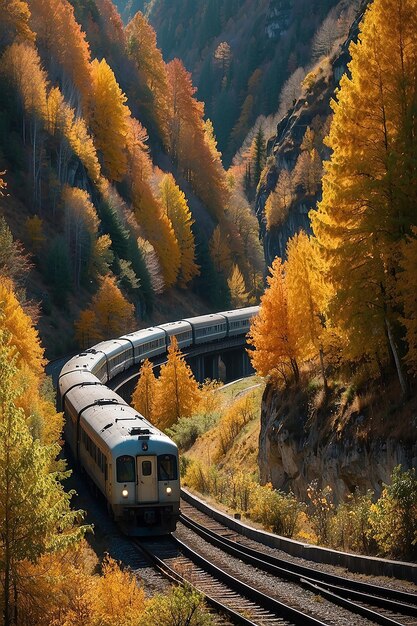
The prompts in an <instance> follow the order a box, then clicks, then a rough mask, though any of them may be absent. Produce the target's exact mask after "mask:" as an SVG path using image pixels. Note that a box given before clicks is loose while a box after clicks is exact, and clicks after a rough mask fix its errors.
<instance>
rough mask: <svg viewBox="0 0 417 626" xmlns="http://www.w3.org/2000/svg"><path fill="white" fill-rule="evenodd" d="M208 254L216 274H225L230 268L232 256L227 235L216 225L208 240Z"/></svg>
mask: <svg viewBox="0 0 417 626" xmlns="http://www.w3.org/2000/svg"><path fill="white" fill-rule="evenodd" d="M210 254H211V258H212V259H213V263H214V267H215V268H216V271H217V272H226V274H227V273H228V272H229V271H230V270H231V268H232V265H233V263H232V255H231V251H230V245H229V241H228V239H227V235H225V234H224V232H223V229H222V228H221V227H220V224H217V226H216V228H215V229H214V231H213V234H212V236H211V238H210Z"/></svg>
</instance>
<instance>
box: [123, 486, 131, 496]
mask: <svg viewBox="0 0 417 626" xmlns="http://www.w3.org/2000/svg"><path fill="white" fill-rule="evenodd" d="M128 495H129V492H128V490H127V489H126V487H125V488H124V489H123V491H122V496H123V497H124V498H127V496H128Z"/></svg>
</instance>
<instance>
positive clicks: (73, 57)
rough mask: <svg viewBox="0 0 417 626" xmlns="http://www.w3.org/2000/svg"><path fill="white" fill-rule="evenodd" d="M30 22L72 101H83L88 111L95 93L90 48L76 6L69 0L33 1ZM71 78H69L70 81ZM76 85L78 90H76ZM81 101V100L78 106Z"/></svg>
mask: <svg viewBox="0 0 417 626" xmlns="http://www.w3.org/2000/svg"><path fill="white" fill-rule="evenodd" d="M30 10H31V19H30V25H31V27H32V28H33V30H34V31H35V32H36V40H37V42H38V45H40V46H42V47H43V49H45V50H48V51H49V54H50V58H53V59H54V60H55V62H56V63H57V65H56V66H55V67H54V71H55V72H57V71H58V68H59V69H60V70H61V71H60V79H61V80H60V83H61V85H65V88H66V90H67V91H68V93H67V92H66V93H65V95H66V96H67V97H69V96H71V101H72V102H74V100H78V101H79V100H80V98H79V97H77V96H78V94H79V95H80V96H81V101H82V104H83V109H84V113H85V111H86V109H87V105H88V102H89V99H90V95H91V67H90V49H89V46H88V43H87V41H86V36H85V33H84V32H83V30H82V29H81V26H80V25H79V24H78V22H77V21H76V19H75V16H74V9H73V7H72V5H71V3H70V2H67V1H66V0H31V1H30ZM68 79H69V80H68ZM74 86H75V89H74ZM78 104H79V102H77V105H78Z"/></svg>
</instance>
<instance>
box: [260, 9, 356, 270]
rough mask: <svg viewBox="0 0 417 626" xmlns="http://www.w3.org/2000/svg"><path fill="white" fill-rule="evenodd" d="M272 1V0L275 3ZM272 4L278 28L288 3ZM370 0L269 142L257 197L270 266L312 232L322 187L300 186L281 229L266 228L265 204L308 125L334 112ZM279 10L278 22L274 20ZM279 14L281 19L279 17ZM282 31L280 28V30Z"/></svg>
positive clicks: (289, 167)
mask: <svg viewBox="0 0 417 626" xmlns="http://www.w3.org/2000/svg"><path fill="white" fill-rule="evenodd" d="M271 4H272V3H271ZM273 4H274V5H276V6H274V7H270V14H271V24H274V25H275V26H274V28H275V27H276V28H277V29H278V25H279V24H285V19H286V18H285V10H284V6H283V5H285V2H284V1H282V2H278V1H277V2H275V3H273ZM366 5H367V2H366V1H364V2H363V3H362V6H361V9H360V11H359V12H358V15H357V18H356V19H355V21H354V23H353V24H352V26H351V28H350V31H349V36H348V37H347V39H346V41H345V42H344V44H343V45H342V46H341V48H340V50H339V52H338V53H337V54H336V55H335V56H333V57H332V58H331V59H330V65H329V67H323V68H319V69H318V70H317V71H316V75H315V76H314V77H312V79H311V81H310V82H311V84H309V86H307V87H305V88H304V93H303V95H302V96H301V97H300V98H299V99H298V100H297V101H295V102H294V106H293V107H292V108H291V109H290V110H289V111H288V112H287V114H286V115H285V116H284V117H283V118H282V119H281V121H280V122H279V123H278V126H277V132H276V135H275V137H273V138H272V140H271V141H270V142H269V145H268V156H269V159H268V162H269V166H268V168H267V171H266V173H265V174H264V178H263V182H262V184H261V185H260V186H259V189H258V194H257V198H256V214H257V216H258V219H259V222H260V224H261V232H262V236H263V241H264V247H265V256H266V261H267V264H268V265H271V263H272V261H273V260H274V258H275V257H276V256H280V257H285V248H286V245H287V242H288V239H290V238H291V237H292V236H293V235H294V234H295V233H297V232H299V231H300V230H305V231H306V232H309V231H310V220H309V217H308V213H309V211H310V209H312V208H314V207H315V206H316V205H317V202H319V201H320V199H321V188H320V186H319V187H318V189H317V192H316V193H315V194H314V195H306V194H305V193H303V191H302V189H300V188H299V189H297V192H296V197H295V199H294V201H293V203H292V205H291V207H290V210H289V214H288V217H287V219H286V220H285V221H284V223H283V224H281V225H280V226H279V227H278V228H276V227H275V228H272V229H271V230H269V231H267V230H266V228H265V203H266V200H267V198H268V196H269V194H270V193H271V192H272V191H273V190H274V188H275V185H276V183H277V180H278V176H279V173H280V171H281V170H282V169H283V168H285V169H287V170H289V171H290V172H291V171H292V170H293V169H294V166H295V164H296V161H297V158H298V157H299V155H300V152H301V143H302V141H303V137H304V134H305V131H306V129H307V127H310V128H311V127H314V125H315V124H316V125H317V124H318V125H320V124H321V125H325V124H326V121H327V120H328V118H329V116H330V114H331V108H330V101H331V99H332V98H333V97H334V95H335V91H336V89H337V87H338V85H339V82H340V79H341V77H342V76H343V74H345V73H346V72H347V71H348V68H347V66H348V63H349V61H350V55H349V45H350V43H351V42H352V41H355V40H356V39H357V37H358V33H359V23H360V21H361V19H362V17H363V13H364V11H365V8H366ZM275 11H277V16H276V17H275V21H274V20H273V19H272V18H273V16H274V12H275ZM278 15H279V16H280V19H278ZM277 32H278V30H277ZM324 65H325V64H324ZM318 150H319V153H320V156H321V158H322V159H323V160H325V159H327V158H329V155H330V152H329V150H328V148H327V147H326V146H324V145H323V144H321V145H320V146H319V148H318Z"/></svg>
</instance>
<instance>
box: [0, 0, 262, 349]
mask: <svg viewBox="0 0 417 626" xmlns="http://www.w3.org/2000/svg"><path fill="white" fill-rule="evenodd" d="M4 11H5V13H4V17H3V16H2V20H1V22H0V57H1V72H0V172H3V174H2V177H3V179H4V181H5V184H6V192H5V193H4V195H3V196H2V197H0V206H1V210H2V214H3V215H4V217H5V218H6V223H5V224H4V225H3V226H4V232H3V236H4V238H5V239H8V238H9V239H10V237H13V239H14V243H10V245H11V246H12V248H13V246H14V249H15V252H16V256H17V257H19V258H20V259H21V260H22V263H23V260H25V262H27V263H29V264H30V265H31V266H32V269H31V272H30V274H29V273H28V269H29V267H28V265H27V263H26V266H25V267H24V270H22V271H20V270H19V267H20V265H22V263H20V264H19V263H18V264H16V270H13V268H9V270H7V271H8V274H9V275H10V276H11V278H13V280H14V281H15V282H16V284H19V285H20V287H21V294H22V296H21V298H22V302H26V304H25V306H27V307H28V308H31V311H32V312H34V311H35V308H36V305H38V306H39V311H38V315H40V316H41V319H40V322H39V327H40V329H41V332H42V336H43V339H44V340H45V343H46V347H47V349H48V355H49V356H56V355H58V354H59V353H60V352H61V351H63V350H64V351H67V350H69V349H73V348H74V347H75V346H76V345H80V344H81V345H84V344H88V343H91V342H93V341H96V340H99V339H101V338H104V337H109V336H114V334H120V332H125V331H126V330H127V329H131V328H132V327H137V326H139V325H149V323H151V322H152V320H161V319H172V316H173V315H177V314H178V315H179V316H183V315H185V314H192V313H196V312H202V311H208V310H214V309H217V310H218V309H219V308H226V307H228V306H229V305H230V304H231V303H232V304H239V303H241V304H243V303H245V302H247V301H248V300H251V299H252V300H253V299H256V297H257V295H258V293H259V281H260V277H261V275H262V271H263V259H262V252H261V248H260V245H259V242H258V227H257V221H256V218H255V216H254V215H253V214H252V213H251V210H250V208H249V205H248V204H247V202H246V201H245V199H244V198H243V197H242V196H240V197H239V196H237V194H236V193H234V191H233V189H232V188H231V185H230V181H229V179H228V178H227V176H226V172H225V170H224V169H223V166H222V163H221V161H220V155H219V153H218V150H217V148H216V140H215V137H214V134H213V129H212V127H211V126H210V125H209V124H208V123H207V122H206V121H205V117H204V105H203V104H202V103H200V102H199V101H197V100H196V98H195V96H194V94H195V88H194V87H193V84H192V81H191V77H190V75H189V74H188V73H187V72H186V70H185V68H184V67H183V65H182V64H181V62H179V61H175V62H172V63H170V64H166V63H165V62H164V61H163V59H162V56H161V53H160V51H159V49H158V48H157V46H156V38H155V34H154V32H153V30H152V27H151V26H149V24H148V23H147V22H146V20H145V19H144V18H143V16H142V15H141V14H138V15H137V16H136V18H135V19H134V20H133V21H131V22H130V24H129V26H128V27H126V28H124V27H123V24H122V21H121V18H120V16H119V15H118V13H117V10H116V8H115V6H114V5H113V4H112V2H111V1H110V0H97V1H96V2H94V1H91V0H90V1H89V0H85V1H84V0H77V1H75V0H74V1H73V2H72V3H70V2H68V1H67V0H30V2H28V3H26V2H22V3H21V10H20V12H16V10H15V6H14V2H13V0H8V2H6V4H5V8H4ZM47 25H51V30H50V29H49V26H48V27H47ZM178 102H179V104H178ZM226 241H227V242H228V245H227V252H226V253H225V251H224V249H223V247H224V243H223V242H226ZM19 242H22V243H19ZM22 244H23V245H22ZM219 247H220V248H221V249H220V250H219ZM222 249H223V251H222ZM4 265H6V262H4ZM6 273H7V272H6ZM256 277H258V278H256ZM106 307H107V308H109V307H113V309H112V312H109V311H105V308H106ZM100 316H101V318H100ZM74 323H75V327H74Z"/></svg>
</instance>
